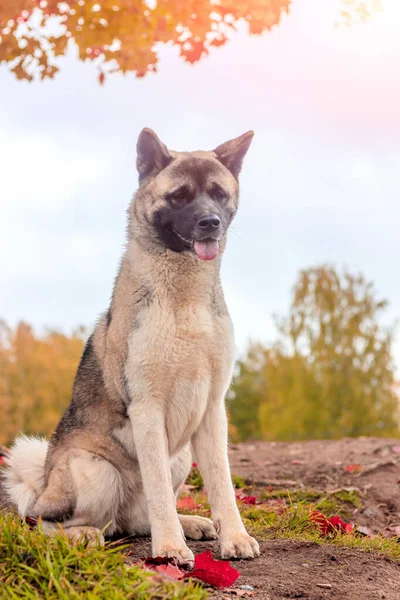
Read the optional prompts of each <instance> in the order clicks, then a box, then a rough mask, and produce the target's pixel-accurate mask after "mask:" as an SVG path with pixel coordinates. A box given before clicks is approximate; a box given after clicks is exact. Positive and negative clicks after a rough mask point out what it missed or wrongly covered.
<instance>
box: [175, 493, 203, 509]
mask: <svg viewBox="0 0 400 600" xmlns="http://www.w3.org/2000/svg"><path fill="white" fill-rule="evenodd" d="M197 506H198V505H197V504H196V501H195V500H193V498H191V497H190V496H184V497H183V498H179V500H178V501H177V503H176V508H178V509H179V510H194V509H196V508H197Z"/></svg>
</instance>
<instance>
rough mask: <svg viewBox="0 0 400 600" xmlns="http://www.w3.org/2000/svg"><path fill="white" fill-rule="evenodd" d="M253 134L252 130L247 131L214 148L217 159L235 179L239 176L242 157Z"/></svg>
mask: <svg viewBox="0 0 400 600" xmlns="http://www.w3.org/2000/svg"><path fill="white" fill-rule="evenodd" d="M253 135H254V131H248V132H247V133H244V134H243V135H240V136H239V137H237V138H235V139H234V140H229V141H228V142H225V144H221V145H220V146H218V147H217V148H215V150H214V152H215V154H216V155H217V158H218V160H219V161H220V162H222V164H223V165H224V166H225V167H226V168H227V169H229V170H230V172H231V173H232V175H233V176H234V177H236V179H237V178H238V176H239V173H240V170H241V168H242V163H243V159H244V157H245V155H246V152H247V150H248V149H249V147H250V144H251V140H252V139H253Z"/></svg>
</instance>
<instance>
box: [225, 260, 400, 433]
mask: <svg viewBox="0 0 400 600" xmlns="http://www.w3.org/2000/svg"><path fill="white" fill-rule="evenodd" d="M386 306H387V302H386V301H385V300H380V299H378V298H377V296H376V293H375V290H374V288H373V285H372V284H371V283H370V282H368V281H366V280H365V278H364V277H363V276H362V275H353V274H351V273H349V272H344V273H342V274H339V273H338V272H337V271H336V270H335V269H334V268H333V267H330V266H322V267H317V268H312V269H308V270H305V271H301V273H300V275H299V278H298V281H297V283H296V285H295V287H294V291H293V300H292V304H291V309H290V313H289V315H288V316H287V317H284V318H277V319H276V324H277V327H278V331H279V334H280V337H279V341H278V342H277V343H276V344H274V345H273V346H271V347H270V348H262V347H258V348H257V349H256V354H255V349H254V348H251V349H250V351H249V352H248V354H247V356H246V357H245V358H244V359H243V361H242V362H240V363H239V372H238V374H237V376H236V378H235V380H234V386H233V390H232V399H231V401H230V405H231V406H230V411H231V415H232V422H233V425H235V426H236V428H237V430H238V432H239V434H242V437H243V438H244V439H245V438H248V437H253V436H254V437H262V438H264V439H281V440H291V439H311V438H338V437H342V436H359V435H396V434H398V432H399V429H398V426H399V398H398V396H397V394H396V392H395V385H394V384H395V382H394V369H393V361H392V356H391V345H392V339H393V331H394V330H393V327H389V328H386V329H385V328H384V327H383V326H382V324H381V321H380V319H381V315H382V313H383V312H384V310H385V308H386ZM254 356H256V357H257V359H256V361H255V360H254ZM247 398H249V399H250V410H249V411H248V413H247V414H246V399H247ZM252 407H256V409H257V407H258V410H257V412H255V413H254V412H253V410H252ZM241 419H242V420H241ZM243 419H244V422H243ZM252 421H255V423H253V425H251V426H250V423H251V422H252Z"/></svg>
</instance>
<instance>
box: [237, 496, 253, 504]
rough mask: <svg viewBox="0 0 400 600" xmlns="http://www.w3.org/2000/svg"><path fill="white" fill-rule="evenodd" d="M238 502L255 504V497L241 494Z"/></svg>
mask: <svg viewBox="0 0 400 600" xmlns="http://www.w3.org/2000/svg"><path fill="white" fill-rule="evenodd" d="M240 502H243V504H257V498H256V497H255V496H242V497H241V498H240Z"/></svg>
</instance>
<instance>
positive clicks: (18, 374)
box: [0, 321, 84, 443]
mask: <svg viewBox="0 0 400 600" xmlns="http://www.w3.org/2000/svg"><path fill="white" fill-rule="evenodd" d="M83 344H84V331H83V330H78V331H77V332H75V333H73V334H72V335H71V336H67V335H64V334H62V333H59V332H56V331H50V332H48V333H47V334H46V335H44V336H42V337H38V336H36V335H35V333H34V331H33V329H32V328H31V327H30V326H29V325H27V324H26V323H19V324H18V325H17V326H16V327H15V329H12V328H10V327H9V326H7V324H6V323H5V322H4V321H2V322H0V412H1V418H0V443H8V442H10V441H11V440H12V439H13V438H14V437H15V436H16V435H18V434H19V433H21V432H23V433H26V434H39V435H47V436H48V435H50V434H51V433H52V431H53V429H54V428H55V426H56V425H57V422H58V420H59V419H60V416H61V414H62V412H63V411H64V409H65V408H66V406H67V405H68V403H69V401H70V399H71V392H72V383H73V379H74V376H75V372H76V369H77V366H78V362H79V359H80V356H81V354H82V349H83Z"/></svg>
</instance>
